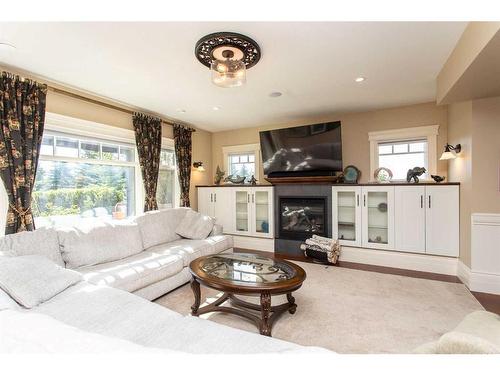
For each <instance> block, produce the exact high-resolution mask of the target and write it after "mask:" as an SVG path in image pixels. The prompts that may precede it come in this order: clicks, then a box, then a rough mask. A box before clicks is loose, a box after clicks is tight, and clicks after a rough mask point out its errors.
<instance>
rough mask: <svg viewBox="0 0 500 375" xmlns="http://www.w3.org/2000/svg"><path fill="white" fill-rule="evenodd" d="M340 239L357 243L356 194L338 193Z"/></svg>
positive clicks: (352, 192)
mask: <svg viewBox="0 0 500 375" xmlns="http://www.w3.org/2000/svg"><path fill="white" fill-rule="evenodd" d="M337 202H338V204H337V218H338V220H337V230H338V239H339V240H346V241H356V192H355V191H339V192H338V193H337Z"/></svg>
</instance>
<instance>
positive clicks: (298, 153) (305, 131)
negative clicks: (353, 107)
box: [260, 121, 342, 176]
mask: <svg viewBox="0 0 500 375" xmlns="http://www.w3.org/2000/svg"><path fill="white" fill-rule="evenodd" d="M260 148H261V152H262V161H263V165H264V174H266V175H268V176H269V175H271V174H274V175H279V174H283V175H294V174H300V173H302V174H304V173H307V174H311V172H316V173H318V174H324V173H331V172H337V171H342V139H341V133H340V121H336V122H328V123H323V124H314V125H306V126H299V127H294V128H287V129H276V130H269V131H263V132H260Z"/></svg>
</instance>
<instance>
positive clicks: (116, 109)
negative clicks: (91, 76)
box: [47, 85, 196, 132]
mask: <svg viewBox="0 0 500 375" xmlns="http://www.w3.org/2000/svg"><path fill="white" fill-rule="evenodd" d="M47 89H48V90H49V91H52V92H55V93H56V94H62V95H66V96H69V97H71V98H74V99H78V100H82V101H85V102H88V103H92V104H97V105H100V106H101V107H106V108H110V109H113V110H115V111H120V112H124V113H128V114H129V115H133V114H134V113H136V112H140V111H133V110H131V109H127V108H124V107H120V106H117V105H114V104H109V103H105V102H101V101H99V100H96V99H92V98H88V97H86V96H83V95H79V94H75V93H73V92H70V91H66V90H63V89H59V88H57V87H53V86H50V85H47ZM160 120H161V122H162V123H164V124H167V125H170V126H173V125H175V124H174V123H173V122H172V121H168V120H165V119H162V118H160ZM179 125H181V126H184V127H185V128H186V129H189V130H191V131H192V132H195V131H196V129H194V128H192V127H190V126H186V125H182V124H179Z"/></svg>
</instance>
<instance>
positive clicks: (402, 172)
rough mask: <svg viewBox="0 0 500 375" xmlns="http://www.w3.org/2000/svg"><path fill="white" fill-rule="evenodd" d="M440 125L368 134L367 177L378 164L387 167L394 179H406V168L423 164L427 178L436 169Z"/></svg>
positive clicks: (424, 177) (425, 177)
mask: <svg viewBox="0 0 500 375" xmlns="http://www.w3.org/2000/svg"><path fill="white" fill-rule="evenodd" d="M438 130H439V125H431V126H417V127H413V128H399V129H394V130H382V131H374V132H369V133H368V140H369V141H370V172H371V173H370V176H371V177H370V178H372V179H374V176H373V174H374V172H375V170H376V169H377V168H379V167H386V168H389V169H390V170H391V171H392V173H393V179H394V180H405V179H406V173H407V172H408V169H410V168H413V167H417V166H418V167H425V169H426V170H427V173H426V174H425V175H424V176H423V179H428V178H429V176H430V175H431V174H436V173H437V172H436V171H437V138H438Z"/></svg>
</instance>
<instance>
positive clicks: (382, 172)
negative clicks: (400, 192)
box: [373, 167, 392, 183]
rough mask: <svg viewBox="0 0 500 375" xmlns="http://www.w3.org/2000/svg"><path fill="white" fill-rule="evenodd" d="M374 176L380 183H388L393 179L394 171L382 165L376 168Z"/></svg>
mask: <svg viewBox="0 0 500 375" xmlns="http://www.w3.org/2000/svg"><path fill="white" fill-rule="evenodd" d="M373 177H374V178H375V181H377V182H380V183H388V182H391V180H392V171H391V170H390V169H389V168H385V167H380V168H377V169H375V173H373Z"/></svg>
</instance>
